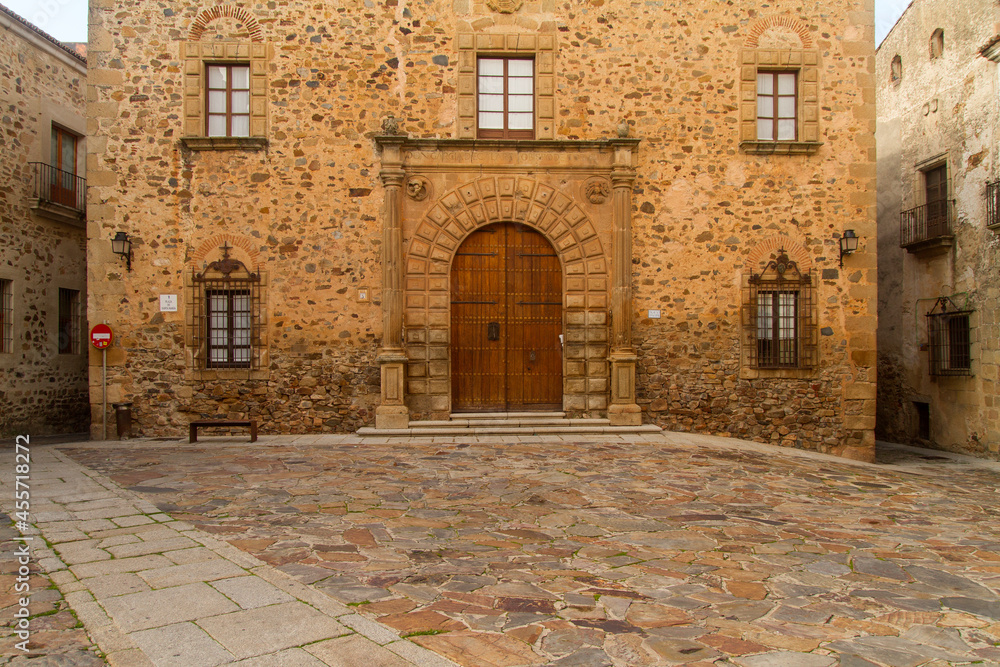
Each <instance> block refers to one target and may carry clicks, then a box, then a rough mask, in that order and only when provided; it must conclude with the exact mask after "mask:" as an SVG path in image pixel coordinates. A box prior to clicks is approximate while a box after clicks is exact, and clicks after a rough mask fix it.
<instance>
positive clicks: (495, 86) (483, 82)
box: [479, 76, 503, 95]
mask: <svg viewBox="0 0 1000 667" xmlns="http://www.w3.org/2000/svg"><path fill="white" fill-rule="evenodd" d="M479 92H480V93H490V94H493V95H503V77H502V76H481V77H479Z"/></svg>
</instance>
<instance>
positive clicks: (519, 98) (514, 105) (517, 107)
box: [507, 95, 534, 112]
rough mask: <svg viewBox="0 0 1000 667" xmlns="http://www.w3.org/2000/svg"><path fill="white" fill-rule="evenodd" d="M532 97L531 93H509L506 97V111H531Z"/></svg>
mask: <svg viewBox="0 0 1000 667" xmlns="http://www.w3.org/2000/svg"><path fill="white" fill-rule="evenodd" d="M533 101H534V98H533V97H532V96H531V95H511V96H510V97H509V98H508V99H507V110H508V111H528V112H531V111H533V108H532V105H531V103H532V102H533Z"/></svg>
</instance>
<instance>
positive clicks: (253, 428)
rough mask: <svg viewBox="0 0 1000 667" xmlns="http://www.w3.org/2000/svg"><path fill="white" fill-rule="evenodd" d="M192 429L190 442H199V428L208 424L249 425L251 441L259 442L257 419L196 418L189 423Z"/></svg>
mask: <svg viewBox="0 0 1000 667" xmlns="http://www.w3.org/2000/svg"><path fill="white" fill-rule="evenodd" d="M188 426H189V428H190V429H191V433H190V438H189V439H188V442H189V443H190V442H198V429H199V428H205V427H206V426H249V427H250V442H257V420H255V419H196V420H194V421H193V422H191V423H190V424H189V425H188Z"/></svg>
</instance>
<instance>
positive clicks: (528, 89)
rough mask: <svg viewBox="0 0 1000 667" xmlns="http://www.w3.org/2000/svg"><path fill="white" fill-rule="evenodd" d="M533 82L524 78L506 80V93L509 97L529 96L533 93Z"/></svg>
mask: <svg viewBox="0 0 1000 667" xmlns="http://www.w3.org/2000/svg"><path fill="white" fill-rule="evenodd" d="M533 83H534V80H533V79H528V78H524V77H517V78H514V79H508V81H507V92H509V93H510V94H511V95H531V94H533V93H534V92H535V88H534V85H533Z"/></svg>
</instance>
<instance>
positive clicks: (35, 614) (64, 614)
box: [0, 514, 107, 667]
mask: <svg viewBox="0 0 1000 667" xmlns="http://www.w3.org/2000/svg"><path fill="white" fill-rule="evenodd" d="M19 536H20V533H19V532H17V531H16V530H14V527H13V524H12V523H11V520H10V517H9V516H7V515H6V514H0V563H2V564H3V565H2V566H0V618H2V619H3V625H2V626H0V646H2V647H3V649H2V650H0V665H3V666H4V667H49V666H50V665H51V666H53V667H54V666H55V665H59V667H100V666H101V665H105V664H107V663H105V661H104V659H103V658H102V657H101V653H100V651H98V650H97V648H96V647H95V646H94V643H93V642H92V641H90V638H89V637H87V633H86V631H85V630H84V628H83V624H82V623H80V621H79V620H77V618H76V615H75V614H74V613H73V611H72V610H71V609H70V608H69V605H68V604H67V603H66V600H65V599H63V596H62V593H60V592H59V589H58V588H56V586H55V585H54V584H53V583H52V581H51V579H49V577H48V576H46V575H45V573H42V572H39V571H38V567H37V565H32V564H30V563H29V569H30V570H31V574H29V575H28V576H27V580H25V578H24V577H21V578H20V580H19V579H18V577H19V575H18V569H19V567H20V565H19V563H18V556H17V555H16V553H15V552H16V550H18V548H19V545H20V544H21V543H20V542H19V543H15V542H14V538H15V537H19ZM19 584H21V586H20V587H19ZM24 584H27V586H28V590H27V591H25V590H24V588H23V585H24ZM26 594H28V595H29V596H30V599H31V603H30V604H29V605H28V617H27V622H28V625H29V628H30V633H31V634H30V636H29V638H28V643H27V645H26V646H25V648H27V649H28V650H27V651H21V650H20V649H18V648H17V646H16V645H17V644H19V643H21V642H22V639H21V638H20V637H18V636H17V634H16V633H17V628H15V627H14V625H15V624H16V622H17V621H16V620H12V619H15V618H16V617H15V613H17V612H19V611H20V609H21V605H20V603H19V600H21V599H22V598H23V597H25V595H26Z"/></svg>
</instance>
